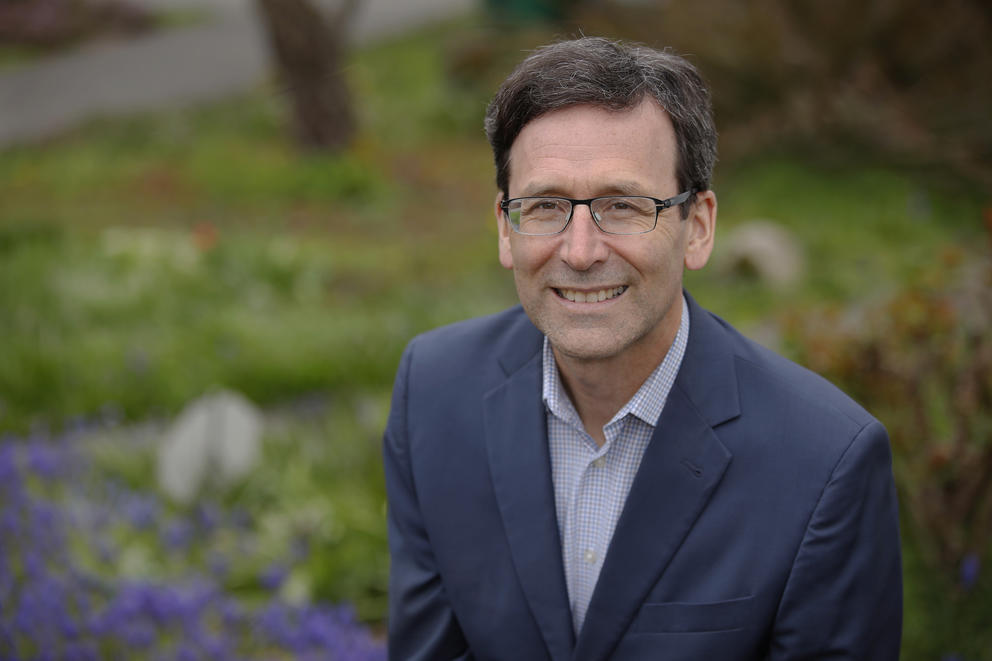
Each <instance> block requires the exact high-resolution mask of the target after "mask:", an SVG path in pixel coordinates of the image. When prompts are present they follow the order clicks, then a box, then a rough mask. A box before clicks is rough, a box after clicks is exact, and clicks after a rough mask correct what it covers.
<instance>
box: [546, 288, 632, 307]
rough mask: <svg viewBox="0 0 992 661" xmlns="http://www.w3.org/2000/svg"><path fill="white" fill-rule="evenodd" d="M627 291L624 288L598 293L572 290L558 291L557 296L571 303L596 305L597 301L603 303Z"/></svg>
mask: <svg viewBox="0 0 992 661" xmlns="http://www.w3.org/2000/svg"><path fill="white" fill-rule="evenodd" d="M625 289H627V287H625V286H620V287H611V288H610V289H600V290H599V291H590V292H582V291H574V290H572V289H559V290H558V294H560V295H561V297H562V298H566V299H568V300H570V301H572V302H573V303H596V302H598V301H605V300H606V299H608V298H613V297H614V296H619V295H620V294H622V293H623V291H624V290H625Z"/></svg>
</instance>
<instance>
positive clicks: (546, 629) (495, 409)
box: [484, 351, 574, 661]
mask: <svg viewBox="0 0 992 661" xmlns="http://www.w3.org/2000/svg"><path fill="white" fill-rule="evenodd" d="M484 407H485V408H484V410H485V420H484V424H485V429H486V447H487V452H488V455H489V465H490V470H491V473H492V480H493V488H494V490H495V493H496V500H497V503H498V505H499V511H500V515H501V516H502V520H503V526H504V528H505V530H506V536H507V540H508V542H509V546H510V552H511V554H512V556H513V564H514V567H515V568H516V571H517V576H518V577H519V579H520V585H521V587H522V589H523V592H524V595H525V596H526V598H527V603H528V605H529V607H530V610H531V613H532V614H533V616H534V619H535V620H537V623H538V626H539V627H540V629H541V633H542V634H543V636H544V640H545V643H546V644H547V647H548V651H549V654H550V657H551V658H552V659H554V660H555V661H564V660H565V659H568V658H569V656H570V654H571V651H572V646H573V644H574V634H573V632H572V619H571V610H570V608H569V604H568V592H567V588H566V585H565V571H564V567H563V565H562V557H561V542H560V540H559V536H558V522H557V517H556V515H555V500H554V488H553V486H552V483H551V460H550V456H549V453H548V444H547V427H546V420H545V412H544V404H543V401H542V399H541V353H540V351H537V352H536V353H534V354H533V355H532V357H531V358H530V359H529V360H528V362H526V363H525V364H524V366H523V367H521V368H519V369H518V370H516V371H515V372H513V373H512V374H511V375H510V377H509V378H508V379H507V380H506V382H505V383H504V384H503V385H501V386H499V387H497V388H496V389H494V390H493V391H491V392H490V393H488V394H487V395H486V398H485V403H484ZM507 635H513V632H507Z"/></svg>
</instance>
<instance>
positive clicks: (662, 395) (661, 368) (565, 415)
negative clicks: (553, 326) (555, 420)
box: [542, 295, 689, 427]
mask: <svg viewBox="0 0 992 661" xmlns="http://www.w3.org/2000/svg"><path fill="white" fill-rule="evenodd" d="M688 340H689V305H688V303H687V302H686V300H685V295H683V296H682V319H681V320H680V322H679V330H678V332H677V333H676V334H675V340H674V341H673V342H672V346H671V347H669V349H668V353H667V354H665V358H664V360H662V361H661V363H659V364H658V366H657V367H655V369H654V371H653V372H651V375H650V376H648V378H647V379H645V381H644V383H643V384H641V387H640V388H638V390H637V392H636V393H634V396H633V397H631V398H630V400H629V401H628V402H627V403H626V404H624V406H623V407H622V408H621V409H620V410H619V411H617V413H616V415H615V416H613V419H612V420H610V422H609V423H607V424H608V425H609V424H613V423H614V422H616V421H618V420H622V419H623V418H624V417H626V416H627V415H628V414H631V415H634V416H636V417H637V418H640V419H641V420H643V421H644V422H646V423H647V424H649V425H651V426H652V427H654V426H655V425H657V424H658V418H660V417H661V411H662V409H664V408H665V401H666V400H667V399H668V393H669V392H670V391H671V389H672V385H673V384H674V383H675V377H676V376H677V375H678V373H679V367H680V366H681V365H682V357H683V356H684V355H685V347H686V344H687V343H688ZM542 362H543V373H544V377H543V386H542V397H543V399H544V404H545V406H547V407H548V410H549V411H550V412H551V413H553V414H554V415H556V416H557V417H559V418H561V419H562V420H564V421H566V422H571V423H573V424H576V425H579V426H581V422H580V421H579V415H578V412H577V411H576V410H575V406H574V405H573V404H572V401H571V399H569V397H568V393H566V392H565V388H564V386H563V385H562V382H561V376H560V375H559V374H558V365H557V363H556V362H555V355H554V352H553V351H552V350H551V342H550V341H549V340H548V338H547V336H545V337H544V349H543V356H542Z"/></svg>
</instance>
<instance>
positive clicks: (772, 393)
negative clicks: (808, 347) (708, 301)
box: [702, 310, 874, 427]
mask: <svg viewBox="0 0 992 661" xmlns="http://www.w3.org/2000/svg"><path fill="white" fill-rule="evenodd" d="M702 312H703V314H705V315H707V316H708V317H709V319H711V320H712V321H713V322H715V323H716V324H717V325H718V327H719V328H720V330H721V331H722V334H723V336H724V337H725V338H726V340H727V343H728V346H729V349H730V353H731V354H732V355H733V358H734V368H735V373H736V376H737V384H738V387H739V389H740V392H741V396H742V398H747V399H748V400H749V401H761V402H763V403H765V404H767V405H769V406H774V407H789V409H791V410H793V411H803V412H804V413H805V414H806V415H809V416H811V417H812V418H839V419H843V420H847V421H849V422H850V424H851V425H852V426H853V427H863V426H864V425H866V424H868V423H870V422H872V421H874V417H873V416H872V415H871V414H870V413H868V412H867V411H866V410H865V409H864V408H863V407H862V406H861V405H860V404H858V403H857V402H856V401H854V400H853V399H852V398H851V397H850V396H848V395H847V394H846V393H844V392H843V391H842V390H841V389H840V388H838V387H837V386H835V385H834V384H833V383H831V382H830V381H828V380H827V379H825V378H823V377H822V376H820V375H819V374H817V373H815V372H813V371H812V370H810V369H808V368H806V367H804V366H802V365H799V364H798V363H796V362H793V361H792V360H789V359H788V358H785V357H784V356H782V355H780V354H779V353H777V352H775V351H773V350H771V349H769V348H767V347H765V346H763V345H761V344H759V343H758V342H756V341H754V340H752V339H750V338H748V337H746V336H745V335H743V334H742V333H741V332H739V331H738V330H737V329H735V328H734V327H733V326H731V325H730V324H729V323H727V322H726V321H724V320H723V319H721V318H720V317H718V316H717V315H714V314H712V313H710V312H708V311H706V310H702Z"/></svg>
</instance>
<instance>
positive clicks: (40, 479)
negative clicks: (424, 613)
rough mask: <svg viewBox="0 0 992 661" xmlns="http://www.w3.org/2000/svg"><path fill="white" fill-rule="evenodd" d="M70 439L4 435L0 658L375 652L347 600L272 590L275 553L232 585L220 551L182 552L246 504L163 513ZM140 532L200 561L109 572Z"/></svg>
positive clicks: (343, 656)
mask: <svg viewBox="0 0 992 661" xmlns="http://www.w3.org/2000/svg"><path fill="white" fill-rule="evenodd" d="M74 440H75V439H74V438H73V437H72V435H71V434H70V435H66V436H63V437H59V438H55V439H51V438H48V437H46V436H43V435H38V436H35V437H32V438H29V439H18V438H13V437H9V436H8V437H4V438H2V439H0V658H2V659H9V660H11V661H14V660H17V659H66V660H68V661H72V660H73V659H79V660H89V659H94V660H95V659H104V658H127V659H170V660H173V659H218V660H220V659H253V658H266V659H271V658H294V659H318V658H319V659H329V660H330V661H366V660H368V661H371V660H379V659H385V650H384V646H383V644H382V643H381V642H380V641H378V640H376V639H375V637H374V636H372V634H371V633H370V632H369V631H368V629H367V628H365V627H364V626H363V625H362V624H361V623H359V622H358V621H357V620H356V619H355V616H354V613H353V611H352V610H351V609H350V608H349V607H348V606H328V605H319V604H318V605H292V604H289V603H286V602H285V601H284V600H283V599H281V598H280V597H279V596H278V594H277V589H278V587H279V585H280V584H281V583H282V582H283V580H284V578H285V575H286V568H285V566H283V565H282V564H278V563H277V564H270V565H269V566H268V567H266V568H265V569H264V570H263V571H262V572H260V575H259V576H258V577H257V584H258V586H259V587H258V589H257V590H249V591H247V592H246V593H245V594H242V593H241V592H239V593H238V595H237V596H236V595H235V594H233V593H232V592H231V590H229V589H226V588H225V586H224V584H223V579H224V577H225V576H226V573H227V568H228V566H229V564H230V562H229V560H230V559H228V558H224V557H222V556H219V555H218V553H217V552H216V551H210V552H201V553H200V555H199V556H191V555H190V553H189V551H190V547H191V546H192V545H197V544H199V543H200V542H201V541H202V540H204V539H206V538H209V537H211V536H212V535H215V534H218V533H219V532H220V531H222V532H223V533H224V534H225V535H227V537H228V538H230V537H232V536H234V535H238V534H240V533H239V531H240V532H245V531H247V529H248V528H249V525H248V524H246V519H247V518H249V517H248V516H247V515H246V514H245V513H244V512H238V511H234V512H225V511H222V510H221V508H219V507H217V506H211V505H202V506H199V507H197V508H195V509H194V510H192V511H191V512H188V513H184V514H177V513H176V512H171V513H167V512H166V511H165V510H166V509H167V508H166V507H165V506H164V505H163V504H162V503H161V502H160V501H159V500H158V498H157V497H156V496H155V495H154V494H150V493H143V492H140V491H136V490H133V489H128V488H126V487H123V486H121V485H115V484H107V483H105V482H102V481H101V480H100V479H98V477H96V476H94V472H93V471H92V470H91V466H90V463H89V461H88V460H87V457H86V455H85V452H84V451H83V450H82V449H81V448H80V444H79V443H75V442H73V441H74ZM138 535H146V536H147V535H157V537H155V538H153V539H157V540H158V544H159V545H160V546H161V553H162V557H165V558H168V557H169V554H170V553H171V554H176V553H183V554H185V555H182V556H181V558H182V559H183V560H186V559H188V558H190V557H196V558H198V559H199V560H200V562H198V563H197V562H190V563H189V564H187V565H182V566H184V567H186V569H185V570H184V571H183V572H182V573H181V574H178V575H176V574H173V575H170V576H169V577H168V579H167V580H166V579H163V578H162V577H161V576H149V577H142V578H136V577H134V575H133V572H131V575H128V574H127V573H126V572H117V571H115V568H116V567H117V566H118V565H119V564H126V562H127V559H126V557H125V556H126V551H125V549H124V546H125V545H126V540H127V539H128V538H129V536H138ZM121 540H125V541H124V542H122V541H121ZM287 561H289V562H291V561H292V558H288V559H287Z"/></svg>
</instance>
